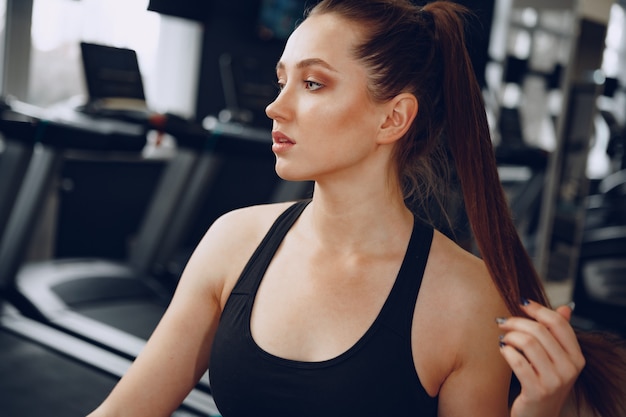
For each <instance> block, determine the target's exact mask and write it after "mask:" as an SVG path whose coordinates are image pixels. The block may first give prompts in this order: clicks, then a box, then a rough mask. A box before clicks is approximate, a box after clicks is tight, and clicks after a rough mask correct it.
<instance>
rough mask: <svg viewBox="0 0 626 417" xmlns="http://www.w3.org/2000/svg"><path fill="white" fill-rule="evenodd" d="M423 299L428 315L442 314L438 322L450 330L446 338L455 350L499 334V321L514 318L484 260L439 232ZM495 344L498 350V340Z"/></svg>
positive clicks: (426, 277) (429, 259) (423, 284)
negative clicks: (507, 317) (500, 318)
mask: <svg viewBox="0 0 626 417" xmlns="http://www.w3.org/2000/svg"><path fill="white" fill-rule="evenodd" d="M422 295H423V299H422V300H421V301H420V302H423V306H424V307H426V308H424V309H423V311H424V312H425V314H427V315H428V314H433V315H435V314H438V317H436V320H435V322H436V323H438V325H439V326H441V328H443V329H450V331H449V332H444V333H445V334H442V336H444V337H446V338H448V342H450V344H451V346H452V345H458V346H466V345H467V344H468V340H475V339H477V337H476V336H478V335H486V334H492V333H493V332H497V331H498V330H497V326H496V325H495V319H496V317H503V316H507V315H509V314H510V313H509V312H508V309H507V307H506V304H505V302H504V299H503V297H502V295H501V294H500V292H499V291H498V288H497V287H496V285H495V283H494V280H493V279H492V277H491V275H490V273H489V270H488V269H487V266H486V265H485V263H484V262H483V260H482V259H481V258H480V257H478V256H476V255H474V254H472V253H470V252H468V251H466V250H465V249H463V248H461V247H459V246H458V245H457V244H456V243H454V242H453V241H452V240H450V239H449V238H447V237H446V236H444V235H443V234H441V233H439V232H435V234H434V236H433V242H432V246H431V251H430V255H429V258H428V263H427V266H426V271H425V274H424V280H423V283H422V288H421V290H420V296H422ZM431 318H433V319H434V318H435V317H431ZM478 339H480V338H478ZM492 343H494V344H495V345H496V346H497V340H496V342H492Z"/></svg>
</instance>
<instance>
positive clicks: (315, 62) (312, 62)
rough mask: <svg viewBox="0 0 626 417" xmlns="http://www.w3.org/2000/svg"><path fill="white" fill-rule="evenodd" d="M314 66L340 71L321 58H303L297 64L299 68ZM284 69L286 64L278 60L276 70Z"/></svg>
mask: <svg viewBox="0 0 626 417" xmlns="http://www.w3.org/2000/svg"><path fill="white" fill-rule="evenodd" d="M312 66H321V67H324V68H326V69H328V70H330V71H333V72H338V71H337V70H336V69H335V68H334V67H333V66H332V65H330V64H329V63H328V62H326V61H324V60H323V59H320V58H308V59H303V60H302V61H299V62H298V63H297V64H296V68H297V69H303V68H308V67H312ZM283 69H285V64H284V63H283V62H282V61H278V63H277V64H276V71H278V70H283Z"/></svg>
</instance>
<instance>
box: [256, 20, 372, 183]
mask: <svg viewBox="0 0 626 417" xmlns="http://www.w3.org/2000/svg"><path fill="white" fill-rule="evenodd" d="M358 41H359V33H358V31H357V28H356V27H355V26H354V24H353V23H350V22H348V21H346V20H344V19H341V18H339V17H337V16H335V15H333V14H323V15H314V16H311V17H309V18H308V19H307V20H305V21H304V22H303V23H302V24H301V25H300V26H299V27H298V28H297V29H296V30H295V31H294V32H293V34H292V35H291V37H290V38H289V40H288V42H287V44H286V46H285V50H284V52H283V55H282V57H281V59H280V61H279V63H278V65H277V77H278V84H279V86H280V87H281V91H280V93H279V95H278V97H277V98H276V100H275V101H274V102H273V103H271V104H270V105H269V106H268V107H267V109H266V113H267V115H268V116H269V117H270V118H271V119H273V121H274V122H273V139H274V144H273V147H272V149H273V151H274V153H275V154H276V171H277V172H278V174H279V175H280V176H281V177H282V178H285V179H288V180H316V181H318V182H319V181H323V180H324V179H325V178H330V176H333V177H334V178H338V177H339V178H342V177H343V178H347V179H350V178H354V177H355V176H357V177H358V176H360V175H362V173H363V170H364V169H365V168H366V167H367V166H368V165H370V164H368V163H367V161H368V160H369V159H371V158H373V155H374V154H375V153H376V150H377V148H378V145H377V143H376V137H377V132H378V127H379V126H380V125H381V124H382V122H383V121H384V114H383V107H384V106H383V105H381V104H376V103H374V102H373V101H372V100H371V98H370V97H369V95H368V92H367V81H368V79H367V74H366V69H365V67H364V66H363V64H362V63H360V62H358V61H357V60H356V59H355V58H354V57H353V54H352V52H351V51H352V48H353V46H354V45H356V44H357V43H358Z"/></svg>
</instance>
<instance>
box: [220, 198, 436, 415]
mask: <svg viewBox="0 0 626 417" xmlns="http://www.w3.org/2000/svg"><path fill="white" fill-rule="evenodd" d="M307 203H308V201H303V202H298V203H295V204H294V205H292V206H290V207H289V208H288V209H287V210H286V211H285V212H284V213H282V214H281V215H280V216H279V217H278V219H277V220H276V222H275V223H274V225H273V226H272V227H271V229H270V230H269V232H268V233H267V235H266V236H265V238H264V239H263V241H262V242H261V244H260V245H259V247H258V248H257V250H256V251H255V253H254V254H253V255H252V257H251V258H250V260H249V261H248V264H247V265H246V267H245V268H244V270H243V272H242V274H241V276H240V277H239V280H238V282H237V284H236V285H235V287H234V289H233V291H232V293H231V295H230V297H229V299H228V301H227V302H226V305H225V307H224V311H223V312H222V316H221V319H220V323H219V327H218V329H217V333H216V335H215V340H214V343H213V348H212V352H211V360H210V364H209V375H210V380H211V391H212V394H213V396H214V398H215V401H216V404H217V406H218V408H219V410H220V412H221V413H222V416H224V417H253V416H272V417H275V416H284V417H307V416H311V417H313V416H315V417H328V416H336V417H353V416H354V417H356V416H358V417H363V416H372V417H374V416H376V417H381V416H393V417H402V416H407V417H408V416H411V417H434V416H436V415H437V398H432V397H430V396H429V395H428V394H427V392H426V391H425V389H424V387H423V386H422V385H421V383H420V381H419V378H418V376H417V373H416V371H415V366H414V361H413V355H412V350H411V324H412V319H413V312H414V310H415V302H416V300H417V294H418V292H419V288H420V285H421V281H422V276H423V273H424V268H425V265H426V260H427V258H428V253H429V250H430V244H431V241H432V236H433V229H432V228H431V227H429V226H426V225H424V224H423V223H421V222H419V221H418V220H417V219H415V223H414V227H413V233H412V235H411V239H410V241H409V245H408V248H407V251H406V254H405V258H404V260H403V263H402V266H401V268H400V271H399V273H398V276H397V278H396V281H395V283H394V286H393V288H392V290H391V292H390V294H389V296H388V298H387V300H386V301H385V304H384V306H383V307H382V309H381V311H380V313H379V315H378V317H377V318H376V320H375V321H374V323H373V324H372V326H371V327H370V328H369V329H368V330H367V332H366V333H365V334H364V335H363V336H362V337H361V339H360V340H359V341H358V342H357V343H356V344H355V345H353V346H352V347H351V348H350V349H348V350H347V351H346V352H344V353H342V354H341V355H339V356H337V357H335V358H332V359H329V360H326V361H322V362H300V361H294V360H288V359H284V358H280V357H277V356H274V355H272V354H270V353H268V352H266V351H264V350H263V349H261V348H260V347H259V346H258V345H257V344H256V343H255V341H254V339H253V338H252V334H251V331H250V317H251V313H252V306H253V303H254V298H255V296H256V292H257V289H258V288H259V285H260V283H261V280H262V279H263V275H264V274H265V271H266V269H267V267H268V265H269V263H270V261H271V260H272V257H273V256H274V254H275V252H276V250H277V249H278V246H279V245H280V243H281V242H282V240H283V238H284V236H285V235H286V234H287V232H288V231H289V229H290V228H291V226H292V225H293V224H294V222H295V221H296V220H297V218H298V217H299V216H300V214H301V213H302V211H303V210H304V208H305V207H306V205H307Z"/></svg>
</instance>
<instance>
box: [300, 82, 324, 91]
mask: <svg viewBox="0 0 626 417" xmlns="http://www.w3.org/2000/svg"><path fill="white" fill-rule="evenodd" d="M304 85H305V87H306V89H307V90H311V91H315V90H319V89H320V88H322V87H323V85H322V84H320V83H317V82H315V81H310V80H305V81H304Z"/></svg>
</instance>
